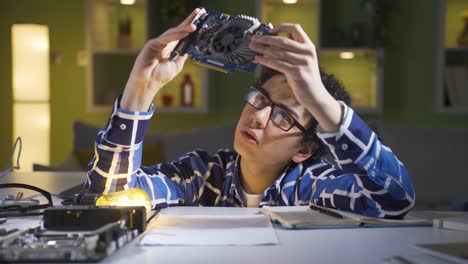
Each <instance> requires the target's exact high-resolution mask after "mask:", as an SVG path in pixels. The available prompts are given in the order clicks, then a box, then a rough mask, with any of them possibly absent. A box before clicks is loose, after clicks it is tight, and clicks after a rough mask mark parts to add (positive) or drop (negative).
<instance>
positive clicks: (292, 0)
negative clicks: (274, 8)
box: [283, 0, 297, 4]
mask: <svg viewBox="0 0 468 264" xmlns="http://www.w3.org/2000/svg"><path fill="white" fill-rule="evenodd" d="M283 3H285V4H295V3H297V0H283Z"/></svg>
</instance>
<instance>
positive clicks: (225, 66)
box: [171, 11, 273, 72]
mask: <svg viewBox="0 0 468 264" xmlns="http://www.w3.org/2000/svg"><path fill="white" fill-rule="evenodd" d="M192 23H193V24H194V25H196V26H197V29H196V30H195V31H194V32H192V33H191V34H189V35H188V36H187V37H185V38H184V39H182V40H180V41H179V43H178V44H177V46H176V47H175V49H174V50H173V51H172V53H171V59H172V58H174V57H175V56H177V55H179V56H183V55H185V54H186V53H187V54H189V55H190V56H191V58H192V60H193V61H194V62H196V63H199V64H202V65H204V66H207V67H209V68H213V69H215V70H219V71H222V72H232V71H235V70H242V71H247V72H250V71H253V70H254V69H255V67H256V63H255V62H254V61H253V60H254V56H255V55H256V53H255V52H254V51H252V50H250V49H249V42H250V38H251V37H252V36H253V35H266V34H269V31H270V30H271V29H272V28H273V27H272V25H271V24H262V23H260V21H259V20H258V19H257V18H254V17H250V16H246V15H236V16H230V15H227V14H223V13H220V12H217V11H206V12H200V13H199V14H198V15H197V17H196V18H195V20H194V21H193V22H192Z"/></svg>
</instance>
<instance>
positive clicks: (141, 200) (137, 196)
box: [96, 189, 151, 215]
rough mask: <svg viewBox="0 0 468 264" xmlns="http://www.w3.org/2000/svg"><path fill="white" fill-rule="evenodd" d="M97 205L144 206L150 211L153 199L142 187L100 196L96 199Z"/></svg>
mask: <svg viewBox="0 0 468 264" xmlns="http://www.w3.org/2000/svg"><path fill="white" fill-rule="evenodd" d="M96 206H144V207H146V211H147V212H149V211H150V210H151V200H150V198H149V196H148V194H147V193H146V192H145V191H143V190H142V189H128V190H123V191H119V192H113V193H106V194H103V195H101V196H99V198H98V199H97V200H96ZM147 215H149V214H147Z"/></svg>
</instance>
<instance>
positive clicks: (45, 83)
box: [11, 24, 50, 171]
mask: <svg viewBox="0 0 468 264" xmlns="http://www.w3.org/2000/svg"><path fill="white" fill-rule="evenodd" d="M11 44H12V73H13V76H12V77H13V78H12V81H13V139H15V138H16V137H18V136H20V137H21V138H22V140H23V143H24V146H25V147H24V149H23V152H22V153H23V154H22V155H21V162H20V163H21V170H22V171H32V169H33V164H34V163H39V164H41V165H49V162H50V158H49V156H50V104H49V98H50V96H49V94H50V93H49V87H50V83H49V75H50V73H49V72H50V69H49V28H48V27H47V26H45V25H34V24H14V25H12V26H11Z"/></svg>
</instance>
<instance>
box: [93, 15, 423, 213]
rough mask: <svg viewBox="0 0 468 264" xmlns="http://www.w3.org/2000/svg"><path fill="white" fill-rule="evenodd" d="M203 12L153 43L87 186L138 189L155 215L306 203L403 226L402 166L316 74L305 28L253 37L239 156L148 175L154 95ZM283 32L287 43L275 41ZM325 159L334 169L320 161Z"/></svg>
mask: <svg viewBox="0 0 468 264" xmlns="http://www.w3.org/2000/svg"><path fill="white" fill-rule="evenodd" d="M198 12H203V10H199V9H196V10H194V11H193V12H192V14H190V16H189V17H187V19H186V20H185V21H184V22H182V23H181V24H180V25H179V26H177V27H175V28H171V29H169V30H167V31H166V32H164V33H163V34H162V35H161V36H159V37H158V38H156V39H153V40H150V41H149V42H148V43H147V44H146V45H145V47H144V48H143V50H142V51H141V53H140V54H139V55H138V58H137V59H136V62H135V65H134V67H133V69H132V72H131V74H130V77H129V80H128V82H127V85H126V87H125V91H124V93H123V95H122V97H120V98H118V99H117V101H116V103H115V106H114V110H113V112H112V115H111V117H110V119H109V121H108V123H107V125H106V126H105V127H104V128H103V129H102V130H101V131H100V132H99V134H98V137H97V139H96V156H95V157H94V159H93V160H92V163H91V164H90V166H89V172H88V180H87V182H86V184H85V187H86V188H87V189H89V190H90V191H91V192H97V193H101V192H103V193H107V192H114V191H119V190H123V189H128V188H141V189H143V190H145V191H146V192H147V193H148V194H149V196H150V197H151V199H152V204H153V206H154V207H167V206H172V205H195V206H196V205H198V206H248V207H258V206H264V205H306V204H309V203H314V204H317V205H321V206H327V207H331V208H337V209H341V210H346V211H352V212H355V213H359V214H365V215H369V216H376V217H387V218H399V217H402V216H403V215H404V214H405V213H407V212H408V211H409V210H410V209H411V208H412V207H413V206H414V198H415V194H414V190H413V187H412V184H411V179H410V177H409V175H408V172H407V170H406V168H405V167H404V165H403V164H402V163H401V162H400V161H399V160H398V159H397V158H396V157H395V156H394V154H393V153H392V152H391V150H390V149H389V148H388V147H386V146H384V145H383V144H382V142H381V141H380V140H379V138H378V137H377V136H376V134H375V133H374V132H372V131H371V130H370V129H369V128H368V127H367V125H366V124H365V123H364V122H363V121H362V120H361V119H360V118H359V117H358V115H357V114H356V113H354V112H353V110H352V109H351V108H350V107H349V106H348V105H347V104H346V103H349V97H348V96H347V94H346V93H345V92H344V90H343V88H342V87H341V85H340V84H339V82H337V81H336V80H335V79H334V77H333V76H331V75H327V74H325V73H322V72H321V71H320V70H319V64H318V61H317V53H316V50H315V47H314V44H313V43H312V41H311V40H310V39H309V37H308V36H307V35H306V34H305V33H304V31H303V30H302V28H301V27H300V26H299V25H292V24H280V25H278V26H276V27H274V29H273V30H272V32H271V33H272V34H273V35H268V36H254V37H253V38H252V41H251V43H250V48H251V49H252V50H253V51H256V52H257V53H259V54H260V55H258V56H256V57H255V60H256V61H257V62H258V63H259V64H260V65H261V66H262V68H263V70H262V72H261V74H260V78H258V80H257V82H256V84H255V85H253V86H252V87H250V88H249V89H248V91H247V95H246V101H247V104H246V105H245V107H244V110H243V111H242V113H241V116H240V119H239V122H238V124H237V128H236V132H235V139H234V149H235V151H232V150H219V151H218V152H217V153H216V154H215V155H213V156H211V155H209V154H208V153H206V152H204V151H199V150H197V151H194V152H190V153H187V154H185V155H183V156H181V157H180V158H178V159H177V160H176V161H174V162H171V163H167V164H157V165H154V166H151V167H141V153H142V147H143V142H142V140H143V136H144V134H145V131H146V129H147V127H148V124H149V120H150V118H151V117H152V115H153V113H154V110H155V108H154V106H153V105H152V101H153V98H154V96H155V95H156V93H157V92H158V91H159V90H160V89H161V88H162V87H163V86H164V85H165V84H166V83H168V82H169V81H170V80H171V79H173V78H174V76H175V75H177V74H178V73H179V72H180V70H181V69H182V67H183V64H184V62H185V59H186V57H177V58H175V59H174V60H173V61H170V60H169V59H168V58H169V55H170V52H171V51H172V49H173V48H174V46H175V45H176V43H177V41H178V40H180V39H182V38H183V37H185V36H187V35H188V34H189V33H190V32H193V31H194V30H195V26H194V25H192V24H191V21H192V20H193V18H194V17H195V15H196V14H197V13H198ZM280 32H283V33H286V34H288V35H289V38H286V37H280V36H277V34H278V33H280ZM325 151H328V153H330V154H331V156H332V157H333V158H334V159H335V163H336V164H337V166H335V165H332V164H331V163H330V162H328V161H327V160H325V159H322V158H321V156H322V154H323V153H324V152H325Z"/></svg>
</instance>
